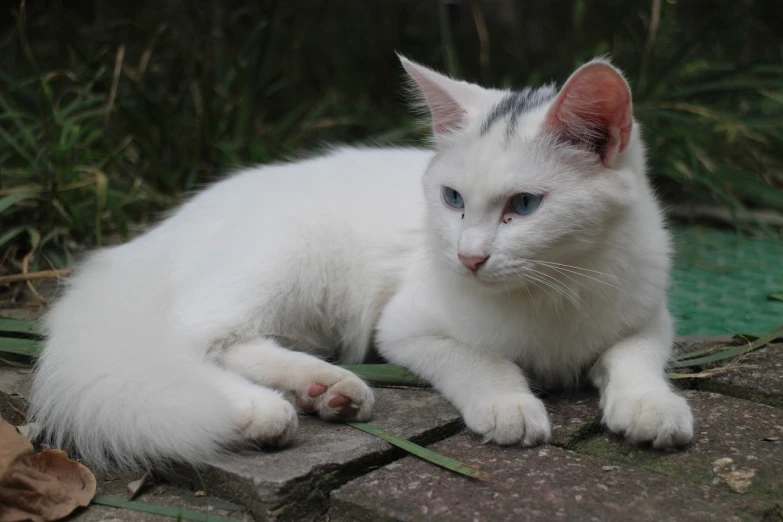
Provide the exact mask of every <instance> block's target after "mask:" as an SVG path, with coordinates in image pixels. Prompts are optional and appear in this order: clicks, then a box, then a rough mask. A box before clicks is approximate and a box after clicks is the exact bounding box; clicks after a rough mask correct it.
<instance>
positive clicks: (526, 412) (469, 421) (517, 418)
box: [463, 393, 552, 446]
mask: <svg viewBox="0 0 783 522" xmlns="http://www.w3.org/2000/svg"><path fill="white" fill-rule="evenodd" d="M463 415H464V419H465V424H466V425H467V426H468V428H469V429H470V430H471V431H474V432H475V433H478V434H479V435H483V436H484V438H485V440H486V441H487V442H494V443H497V444H502V445H512V444H521V445H523V446H537V445H539V444H543V443H545V442H548V441H549V440H550V439H551V438H552V428H551V425H550V423H549V416H548V415H547V412H546V407H545V406H544V403H543V402H541V400H540V399H538V398H537V397H535V396H533V395H531V394H522V393H520V394H513V395H505V396H501V397H495V398H492V399H487V400H484V401H481V402H478V403H477V404H475V405H473V406H471V407H469V408H467V409H466V410H465V411H464V412H463Z"/></svg>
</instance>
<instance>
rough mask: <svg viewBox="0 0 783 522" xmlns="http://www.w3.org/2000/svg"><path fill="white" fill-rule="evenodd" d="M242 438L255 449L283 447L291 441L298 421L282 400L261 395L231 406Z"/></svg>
mask: <svg viewBox="0 0 783 522" xmlns="http://www.w3.org/2000/svg"><path fill="white" fill-rule="evenodd" d="M233 409H234V415H235V419H236V423H237V426H238V428H239V430H240V432H241V434H242V438H243V439H244V440H245V441H247V442H251V443H253V444H255V445H258V446H285V445H286V444H288V443H289V442H291V440H292V439H293V438H294V435H295V434H296V428H297V425H298V422H299V421H298V419H297V416H296V410H295V409H294V407H293V406H292V405H291V404H290V403H289V402H288V401H286V400H285V399H283V398H282V397H279V396H277V395H270V394H262V395H259V396H257V397H256V396H252V395H251V396H249V397H244V398H242V399H241V400H239V401H237V402H235V403H234V404H233Z"/></svg>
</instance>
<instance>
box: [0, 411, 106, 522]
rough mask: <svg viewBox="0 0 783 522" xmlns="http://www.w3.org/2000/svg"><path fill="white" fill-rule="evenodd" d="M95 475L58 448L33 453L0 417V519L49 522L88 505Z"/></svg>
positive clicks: (24, 441) (0, 521)
mask: <svg viewBox="0 0 783 522" xmlns="http://www.w3.org/2000/svg"><path fill="white" fill-rule="evenodd" d="M95 487H96V482H95V476H94V475H93V474H92V472H91V471H90V470H89V469H87V468H86V467H84V466H82V465H81V464H79V463H78V462H75V461H73V460H70V459H69V458H68V455H67V454H66V453H65V452H64V451H61V450H51V449H50V450H45V451H42V452H41V453H38V454H37V455H33V446H32V444H30V441H28V440H27V439H26V438H25V437H23V436H22V435H20V434H19V432H18V431H17V430H16V428H14V427H13V426H11V425H10V424H8V423H7V422H5V421H4V420H3V419H2V418H0V507H1V508H2V509H0V522H21V521H28V520H29V521H32V522H49V521H52V520H59V519H61V518H64V517H66V516H68V515H70V514H71V513H72V512H73V510H74V509H76V508H77V507H79V506H87V505H88V504H89V503H90V500H92V497H93V496H95Z"/></svg>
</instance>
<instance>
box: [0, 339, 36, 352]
mask: <svg viewBox="0 0 783 522" xmlns="http://www.w3.org/2000/svg"><path fill="white" fill-rule="evenodd" d="M3 352H5V353H12V354H15V355H24V356H25V357H38V356H39V355H40V354H41V341H37V340H35V339H20V338H18V337H0V353H3Z"/></svg>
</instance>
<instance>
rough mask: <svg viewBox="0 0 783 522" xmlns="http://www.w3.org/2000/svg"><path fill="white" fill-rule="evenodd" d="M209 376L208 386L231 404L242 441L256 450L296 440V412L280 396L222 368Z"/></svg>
mask: <svg viewBox="0 0 783 522" xmlns="http://www.w3.org/2000/svg"><path fill="white" fill-rule="evenodd" d="M210 373H211V375H209V381H208V383H209V386H211V387H213V388H214V389H216V390H217V391H218V392H220V394H221V395H223V396H224V397H225V398H226V399H227V400H228V403H229V405H230V408H231V414H232V417H233V420H234V423H235V425H236V427H237V430H238V431H239V433H240V435H241V437H242V440H244V441H246V442H249V443H251V444H254V445H257V446H284V445H286V444H288V443H289V442H290V441H291V439H293V437H294V435H295V434H296V428H297V425H298V420H297V416H296V410H295V409H294V407H293V406H292V405H291V403H289V402H288V401H287V400H285V399H284V398H283V397H282V394H281V393H280V392H278V391H276V390H271V389H269V388H265V387H264V386H259V385H257V384H253V383H252V382H250V381H249V380H247V379H245V378H244V377H242V376H240V375H236V374H235V373H233V372H229V371H226V370H224V369H222V368H217V367H213V368H212V371H211V372H210Z"/></svg>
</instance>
